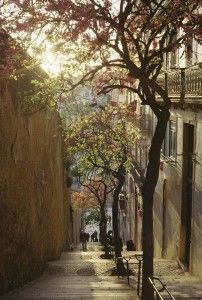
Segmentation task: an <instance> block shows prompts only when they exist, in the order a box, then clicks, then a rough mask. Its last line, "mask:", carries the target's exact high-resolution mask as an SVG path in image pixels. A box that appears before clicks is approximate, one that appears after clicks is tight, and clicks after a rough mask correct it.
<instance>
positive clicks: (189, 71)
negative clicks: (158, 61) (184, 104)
mask: <svg viewBox="0 0 202 300" xmlns="http://www.w3.org/2000/svg"><path fill="white" fill-rule="evenodd" d="M158 83H159V84H160V85H161V86H162V87H163V88H165V89H166V90H167V91H168V95H169V96H170V97H171V98H172V97H173V98H178V99H180V100H186V99H187V98H200V99H201V98H202V68H199V67H195V68H179V69H175V70H173V71H170V72H166V73H164V74H162V75H160V76H159V78H158Z"/></svg>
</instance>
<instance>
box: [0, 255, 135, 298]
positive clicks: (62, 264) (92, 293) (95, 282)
mask: <svg viewBox="0 0 202 300" xmlns="http://www.w3.org/2000/svg"><path fill="white" fill-rule="evenodd" d="M110 264H112V265H114V262H113V261H109V260H101V259H96V258H93V257H92V255H91V254H90V253H89V252H86V253H84V252H83V253H82V252H65V253H63V254H62V256H61V259H60V260H58V261H52V262H50V263H48V264H47V267H46V270H45V272H44V274H43V276H42V277H40V278H39V279H37V280H34V281H32V282H29V283H28V284H26V285H25V286H24V287H23V288H21V289H18V290H15V291H13V292H10V293H9V294H7V295H5V296H4V297H2V298H1V299H2V300H6V299H7V300H52V299H55V300H76V299H77V300H91V299H93V300H103V299H104V298H105V299H109V300H137V299H138V297H137V296H136V291H135V290H134V288H133V287H131V286H128V285H127V284H126V279H125V278H118V277H116V276H113V277H112V276H109V274H107V273H106V272H107V270H108V269H109V266H110Z"/></svg>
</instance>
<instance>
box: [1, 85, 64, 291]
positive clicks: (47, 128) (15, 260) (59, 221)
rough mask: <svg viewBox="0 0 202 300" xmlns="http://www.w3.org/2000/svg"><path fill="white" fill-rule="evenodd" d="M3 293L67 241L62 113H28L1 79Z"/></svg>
mask: <svg viewBox="0 0 202 300" xmlns="http://www.w3.org/2000/svg"><path fill="white" fill-rule="evenodd" d="M0 92H1V94H0V293H3V292H5V291H6V290H8V289H11V288H13V287H15V286H19V285H21V284H23V283H24V282H25V281H28V280H30V279H32V278H34V277H36V276H37V275H39V274H40V272H41V271H42V270H43V268H44V264H45V262H46V261H47V260H51V259H56V258H58V257H59V256H60V253H61V251H62V249H63V248H64V247H65V246H67V245H66V243H67V241H66V239H67V236H68V233H67V209H68V197H67V196H65V195H67V193H66V191H65V186H64V182H65V181H64V167H63V161H62V159H63V155H62V137H61V129H60V119H59V117H58V115H57V114H56V113H55V112H53V111H50V110H49V109H47V108H44V109H41V110H38V111H36V112H35V113H31V114H29V113H26V114H23V113H22V111H21V110H20V109H19V103H18V102H17V101H18V100H16V99H17V97H14V95H15V93H17V90H13V88H12V93H11V87H10V85H9V84H6V83H5V82H1V91H0Z"/></svg>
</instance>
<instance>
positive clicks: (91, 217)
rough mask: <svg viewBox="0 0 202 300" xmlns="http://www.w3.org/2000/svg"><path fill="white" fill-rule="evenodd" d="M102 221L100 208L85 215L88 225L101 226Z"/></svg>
mask: <svg viewBox="0 0 202 300" xmlns="http://www.w3.org/2000/svg"><path fill="white" fill-rule="evenodd" d="M100 219H101V215H100V210H99V208H98V207H97V208H95V209H92V210H90V211H88V212H87V214H86V215H85V223H86V225H94V224H96V225H99V224H100Z"/></svg>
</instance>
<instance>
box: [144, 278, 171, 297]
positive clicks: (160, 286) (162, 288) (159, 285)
mask: <svg viewBox="0 0 202 300" xmlns="http://www.w3.org/2000/svg"><path fill="white" fill-rule="evenodd" d="M148 279H149V283H150V284H151V286H152V288H153V290H154V293H155V300H165V298H164V296H163V295H162V294H161V293H162V292H164V293H166V294H167V295H168V296H169V297H170V299H171V300H176V299H175V298H174V297H173V295H172V294H171V293H170V291H169V290H168V289H167V287H166V284H164V283H163V282H162V281H161V279H160V278H158V277H155V276H154V277H152V278H151V277H149V278H148ZM155 281H156V283H155ZM166 299H167V298H166Z"/></svg>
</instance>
